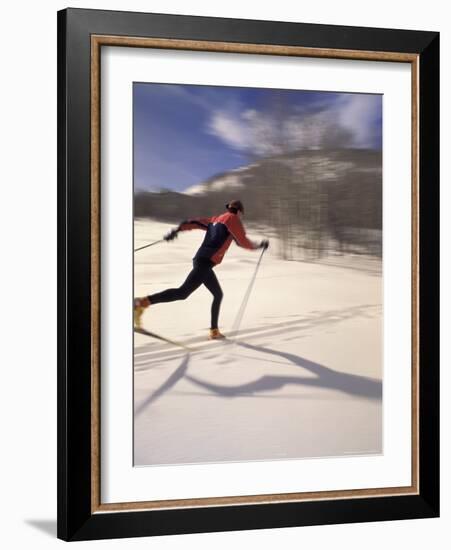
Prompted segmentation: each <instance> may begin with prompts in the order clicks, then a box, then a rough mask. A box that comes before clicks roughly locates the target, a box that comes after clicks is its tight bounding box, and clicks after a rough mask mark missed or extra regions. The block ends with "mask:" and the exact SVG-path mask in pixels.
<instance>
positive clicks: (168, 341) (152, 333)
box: [133, 327, 196, 351]
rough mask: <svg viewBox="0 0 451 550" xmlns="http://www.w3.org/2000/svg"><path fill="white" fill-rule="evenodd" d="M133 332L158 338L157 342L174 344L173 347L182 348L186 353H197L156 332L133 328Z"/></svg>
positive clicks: (193, 349)
mask: <svg viewBox="0 0 451 550" xmlns="http://www.w3.org/2000/svg"><path fill="white" fill-rule="evenodd" d="M133 330H134V331H135V332H137V333H138V334H143V335H144V336H149V337H150V338H156V339H157V340H161V341H162V342H166V343H168V344H172V345H173V346H178V347H180V348H183V349H185V350H186V351H196V350H195V348H190V347H189V346H187V345H185V344H182V342H176V341H175V340H170V339H169V338H166V337H165V336H160V335H159V334H155V332H150V331H148V330H146V329H144V328H137V327H133Z"/></svg>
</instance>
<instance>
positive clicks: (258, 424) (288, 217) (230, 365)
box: [130, 81, 384, 467]
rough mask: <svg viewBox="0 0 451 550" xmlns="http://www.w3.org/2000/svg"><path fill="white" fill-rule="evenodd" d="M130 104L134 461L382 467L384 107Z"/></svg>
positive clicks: (166, 98) (242, 90)
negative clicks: (376, 460) (310, 461)
mask: <svg viewBox="0 0 451 550" xmlns="http://www.w3.org/2000/svg"><path fill="white" fill-rule="evenodd" d="M132 93H133V233H134V235H133V237H134V238H133V243H131V246H133V258H134V261H133V263H134V265H133V278H134V280H133V296H134V299H133V305H132V307H131V308H130V323H133V326H134V341H133V353H134V358H133V359H134V361H133V393H134V395H133V403H134V415H133V465H134V466H135V467H151V466H159V465H160V466H161V465H181V464H202V463H226V462H246V461H247V462H251V461H272V460H289V459H297V460H298V459H303V458H306V459H307V458H324V459H327V458H331V457H333V458H340V457H349V456H373V455H381V454H383V452H384V449H383V429H382V428H383V382H384V373H383V345H384V342H383V321H384V317H383V311H384V303H383V215H382V213H383V158H382V150H383V143H382V139H383V122H384V121H383V94H378V93H374V94H370V93H352V92H342V91H341V92H333V91H322V90H301V89H299V90H298V89H277V88H261V87H259V88H257V87H255V88H253V87H233V86H208V85H192V84H189V85H188V84H183V83H181V84H173V83H171V84H165V83H153V82H138V81H135V82H133V85H132ZM132 319H133V320H132Z"/></svg>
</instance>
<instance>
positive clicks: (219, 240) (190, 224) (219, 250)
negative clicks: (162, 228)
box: [178, 212, 258, 265]
mask: <svg viewBox="0 0 451 550" xmlns="http://www.w3.org/2000/svg"><path fill="white" fill-rule="evenodd" d="M191 229H203V230H204V231H206V235H205V237H204V240H203V242H202V244H201V246H200V248H199V250H198V251H197V253H196V255H195V256H194V258H208V259H209V260H211V261H212V262H213V264H214V265H217V264H220V263H221V262H222V259H223V257H224V254H225V253H226V252H227V249H228V248H229V246H230V244H231V242H232V241H233V240H234V241H235V242H236V244H237V245H238V246H241V247H243V248H248V249H249V250H255V249H256V248H258V245H256V244H255V243H253V242H252V241H250V240H249V239H248V238H247V237H246V232H245V230H244V227H243V224H242V223H241V220H240V217H239V216H238V214H233V213H232V212H224V214H221V215H219V216H212V217H211V218H194V219H191V220H187V221H184V222H182V223H181V224H180V225H179V227H178V231H190V230H191Z"/></svg>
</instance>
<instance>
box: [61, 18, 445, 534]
mask: <svg viewBox="0 0 451 550" xmlns="http://www.w3.org/2000/svg"><path fill="white" fill-rule="evenodd" d="M438 82H439V35H438V33H433V32H425V31H408V30H389V29H375V28H357V27H337V26H328V25H313V24H301V23H282V22H277V23H276V22H270V21H251V20H238V19H220V18H208V17H192V16H172V15H157V14H146V13H130V12H111V11H98V10H80V9H67V10H64V11H61V12H59V13H58V94H59V101H58V188H59V199H58V200H59V221H58V223H59V229H58V236H59V258H58V261H59V323H58V327H59V335H58V341H59V367H58V536H59V537H60V538H62V539H64V540H87V539H99V538H116V537H134V536H150V535H162V534H172V533H174V534H176V533H193V532H207V531H221V530H237V529H258V528H271V527H284V526H301V525H313V524H329V523H345V522H362V521H380V520H388V519H408V518H424V517H435V516H437V515H438V513H439V420H438V411H439V401H438V399H439V391H438V389H439V371H438V367H439V359H438V353H439V352H438V349H439V346H438V338H439V332H438V322H439V321H438V319H439V296H438V292H439V290H438V288H439V285H438V262H439V253H438V250H439V233H438V227H439V223H438V222H439V220H438V201H439V187H438V183H439V182H438V178H439V176H438V174H439V169H438V163H439V146H438V145H439V103H438V94H439V84H438Z"/></svg>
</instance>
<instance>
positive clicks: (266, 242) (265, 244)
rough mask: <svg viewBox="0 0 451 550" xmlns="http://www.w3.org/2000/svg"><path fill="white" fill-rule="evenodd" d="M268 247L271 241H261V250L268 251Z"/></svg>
mask: <svg viewBox="0 0 451 550" xmlns="http://www.w3.org/2000/svg"><path fill="white" fill-rule="evenodd" d="M268 246H269V241H268V239H263V240H262V241H261V243H260V246H259V248H264V249H265V250H266V249H267V248H268Z"/></svg>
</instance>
